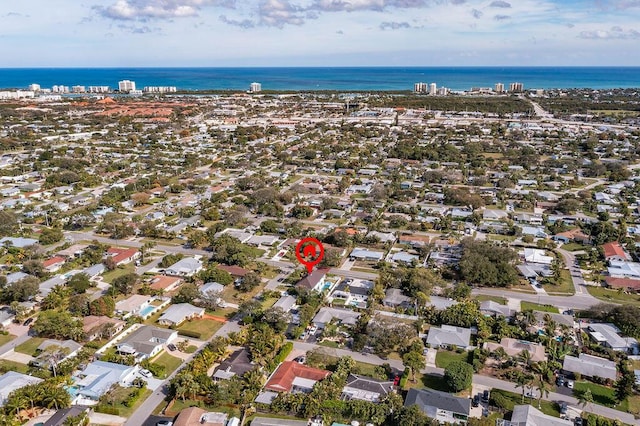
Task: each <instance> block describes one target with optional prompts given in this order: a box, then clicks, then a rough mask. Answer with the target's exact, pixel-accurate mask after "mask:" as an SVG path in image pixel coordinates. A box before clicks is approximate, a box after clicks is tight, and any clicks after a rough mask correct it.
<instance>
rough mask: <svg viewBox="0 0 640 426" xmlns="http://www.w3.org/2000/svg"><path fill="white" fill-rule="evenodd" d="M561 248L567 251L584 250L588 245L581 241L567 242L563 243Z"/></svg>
mask: <svg viewBox="0 0 640 426" xmlns="http://www.w3.org/2000/svg"><path fill="white" fill-rule="evenodd" d="M560 248H561V249H563V250H566V251H580V250H584V249H585V248H586V247H585V246H584V245H582V244H579V243H566V244H563V245H562V246H561V247H560Z"/></svg>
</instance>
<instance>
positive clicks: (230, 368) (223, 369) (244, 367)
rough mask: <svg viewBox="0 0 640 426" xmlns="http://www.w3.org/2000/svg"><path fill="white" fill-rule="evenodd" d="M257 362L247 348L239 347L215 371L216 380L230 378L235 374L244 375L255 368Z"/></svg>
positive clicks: (214, 377)
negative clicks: (253, 360) (254, 361)
mask: <svg viewBox="0 0 640 426" xmlns="http://www.w3.org/2000/svg"><path fill="white" fill-rule="evenodd" d="M255 367H256V366H255V364H254V363H253V362H252V361H251V358H250V357H249V352H247V350H246V349H245V348H242V349H238V350H237V351H235V352H234V353H232V354H231V355H229V357H227V359H225V360H224V361H222V362H221V363H220V365H219V366H218V367H217V368H216V370H215V372H214V373H213V376H212V377H213V379H214V380H229V379H230V378H232V377H233V376H242V375H244V374H245V373H247V372H249V371H251V370H253V369H254V368H255Z"/></svg>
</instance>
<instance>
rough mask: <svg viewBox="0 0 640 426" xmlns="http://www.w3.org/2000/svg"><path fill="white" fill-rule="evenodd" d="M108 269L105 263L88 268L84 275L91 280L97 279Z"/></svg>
mask: <svg viewBox="0 0 640 426" xmlns="http://www.w3.org/2000/svg"><path fill="white" fill-rule="evenodd" d="M106 270H107V268H106V266H104V264H103V263H98V264H96V265H91V266H88V267H86V268H85V269H84V270H83V271H82V273H83V274H86V275H87V276H88V277H89V279H90V280H92V279H95V278H96V277H98V276H100V275H102V274H103V273H104V271H106Z"/></svg>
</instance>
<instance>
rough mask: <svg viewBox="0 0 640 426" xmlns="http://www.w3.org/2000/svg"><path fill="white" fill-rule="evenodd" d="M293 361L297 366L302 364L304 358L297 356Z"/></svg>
mask: <svg viewBox="0 0 640 426" xmlns="http://www.w3.org/2000/svg"><path fill="white" fill-rule="evenodd" d="M293 360H294V361H295V362H297V363H298V364H304V361H305V357H304V355H303V356H299V357H297V358H294V359H293Z"/></svg>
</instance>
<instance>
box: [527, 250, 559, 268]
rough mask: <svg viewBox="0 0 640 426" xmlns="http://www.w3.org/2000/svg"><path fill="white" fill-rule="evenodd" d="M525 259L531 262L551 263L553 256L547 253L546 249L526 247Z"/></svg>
mask: <svg viewBox="0 0 640 426" xmlns="http://www.w3.org/2000/svg"><path fill="white" fill-rule="evenodd" d="M524 260H525V261H527V262H529V263H541V264H543V265H551V263H552V262H553V256H547V255H545V251H544V250H540V249H532V248H526V249H524Z"/></svg>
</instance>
